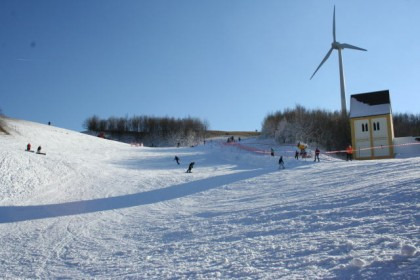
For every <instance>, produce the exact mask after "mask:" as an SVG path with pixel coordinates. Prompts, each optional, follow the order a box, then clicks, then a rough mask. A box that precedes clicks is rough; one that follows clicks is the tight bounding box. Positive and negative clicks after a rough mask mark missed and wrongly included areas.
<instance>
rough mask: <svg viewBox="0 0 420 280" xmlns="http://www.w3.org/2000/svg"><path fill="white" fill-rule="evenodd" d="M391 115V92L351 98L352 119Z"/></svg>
mask: <svg viewBox="0 0 420 280" xmlns="http://www.w3.org/2000/svg"><path fill="white" fill-rule="evenodd" d="M391 113H392V110H391V101H390V99H389V90H382V91H375V92H367V93H360V94H353V95H352V96H351V98H350V118H358V117H368V116H376V115H387V114H391Z"/></svg>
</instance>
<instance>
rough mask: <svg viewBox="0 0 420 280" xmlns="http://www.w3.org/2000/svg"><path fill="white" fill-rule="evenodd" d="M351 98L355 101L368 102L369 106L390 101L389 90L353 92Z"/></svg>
mask: <svg viewBox="0 0 420 280" xmlns="http://www.w3.org/2000/svg"><path fill="white" fill-rule="evenodd" d="M351 98H355V99H356V100H357V101H359V102H362V103H365V104H368V105H370V106H372V105H379V104H390V103H391V101H390V100H389V90H381V91H375V92H368V93H360V94H353V95H352V96H351Z"/></svg>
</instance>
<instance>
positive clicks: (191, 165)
mask: <svg viewBox="0 0 420 280" xmlns="http://www.w3.org/2000/svg"><path fill="white" fill-rule="evenodd" d="M194 164H195V162H191V163H190V165H188V169H187V172H186V173H191V170H192V169H193V167H194Z"/></svg>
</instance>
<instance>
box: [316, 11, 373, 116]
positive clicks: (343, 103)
mask: <svg viewBox="0 0 420 280" xmlns="http://www.w3.org/2000/svg"><path fill="white" fill-rule="evenodd" d="M343 49H353V50H359V51H367V50H365V49H362V48H359V47H356V46H353V45H350V44H346V43H339V42H337V41H336V37H335V6H334V14H333V42H332V43H331V48H330V50H329V51H328V52H327V55H326V56H325V57H324V59H323V60H322V61H321V63H320V64H319V66H318V68H316V70H315V72H314V73H313V74H312V76H311V79H312V78H313V76H315V73H316V72H317V71H318V70H319V68H321V66H322V64H324V62H325V61H327V59H328V57H330V55H331V53H332V51H333V50H337V51H338V65H339V71H340V92H341V113H342V114H343V115H346V114H347V110H346V85H345V80H344V69H343V58H342V56H341V50H343Z"/></svg>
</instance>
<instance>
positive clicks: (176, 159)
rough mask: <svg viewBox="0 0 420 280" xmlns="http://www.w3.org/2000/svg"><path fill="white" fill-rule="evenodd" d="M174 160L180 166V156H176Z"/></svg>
mask: <svg viewBox="0 0 420 280" xmlns="http://www.w3.org/2000/svg"><path fill="white" fill-rule="evenodd" d="M174 160H175V161H176V163H178V165H179V157H178V156H175V158H174Z"/></svg>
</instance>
